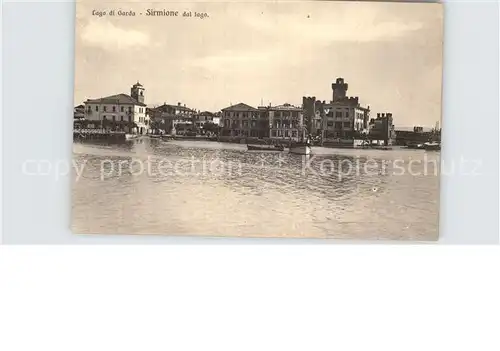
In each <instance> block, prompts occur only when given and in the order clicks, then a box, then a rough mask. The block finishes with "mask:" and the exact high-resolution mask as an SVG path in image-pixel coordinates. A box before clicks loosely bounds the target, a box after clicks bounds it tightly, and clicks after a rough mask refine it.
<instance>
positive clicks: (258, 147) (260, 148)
mask: <svg viewBox="0 0 500 351" xmlns="http://www.w3.org/2000/svg"><path fill="white" fill-rule="evenodd" d="M247 149H248V151H284V150H285V147H284V146H283V145H248V144H247Z"/></svg>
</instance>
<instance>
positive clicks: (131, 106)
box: [84, 82, 150, 134]
mask: <svg viewBox="0 0 500 351" xmlns="http://www.w3.org/2000/svg"><path fill="white" fill-rule="evenodd" d="M84 104H85V119H86V120H87V123H88V126H89V127H90V128H92V127H94V128H101V127H102V128H107V129H114V130H123V131H125V132H127V133H138V134H145V133H146V132H147V131H148V129H149V125H150V123H149V116H148V115H147V114H146V104H145V103H144V87H143V86H142V85H141V84H140V83H139V82H137V83H136V84H134V85H133V86H132V87H131V88H130V95H127V94H117V95H111V96H106V97H103V98H99V99H88V100H87V101H85V102H84ZM94 121H95V124H94V123H92V122H94ZM89 124H90V125H89Z"/></svg>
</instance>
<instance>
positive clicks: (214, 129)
mask: <svg viewBox="0 0 500 351" xmlns="http://www.w3.org/2000/svg"><path fill="white" fill-rule="evenodd" d="M203 130H204V131H205V133H206V132H210V133H214V134H219V125H218V124H215V123H213V122H207V123H205V124H204V125H203Z"/></svg>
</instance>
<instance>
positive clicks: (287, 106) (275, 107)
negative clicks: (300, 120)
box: [270, 104, 302, 111]
mask: <svg viewBox="0 0 500 351" xmlns="http://www.w3.org/2000/svg"><path fill="white" fill-rule="evenodd" d="M270 109H271V110H292V111H294V110H297V111H298V110H302V108H301V107H297V106H293V105H290V104H283V105H278V106H271V107H270Z"/></svg>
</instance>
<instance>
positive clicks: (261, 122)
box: [221, 103, 269, 138]
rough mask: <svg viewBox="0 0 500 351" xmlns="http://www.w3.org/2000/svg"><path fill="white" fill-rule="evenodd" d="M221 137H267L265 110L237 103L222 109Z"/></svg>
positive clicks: (267, 120) (267, 121) (267, 122)
mask: <svg viewBox="0 0 500 351" xmlns="http://www.w3.org/2000/svg"><path fill="white" fill-rule="evenodd" d="M221 111H222V114H221V118H222V136H231V137H254V138H265V137H269V118H268V113H267V109H266V108H263V109H261V108H259V109H257V108H255V107H252V106H250V105H247V104H244V103H238V104H236V105H232V106H229V107H226V108H223V109H222V110H221Z"/></svg>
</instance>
